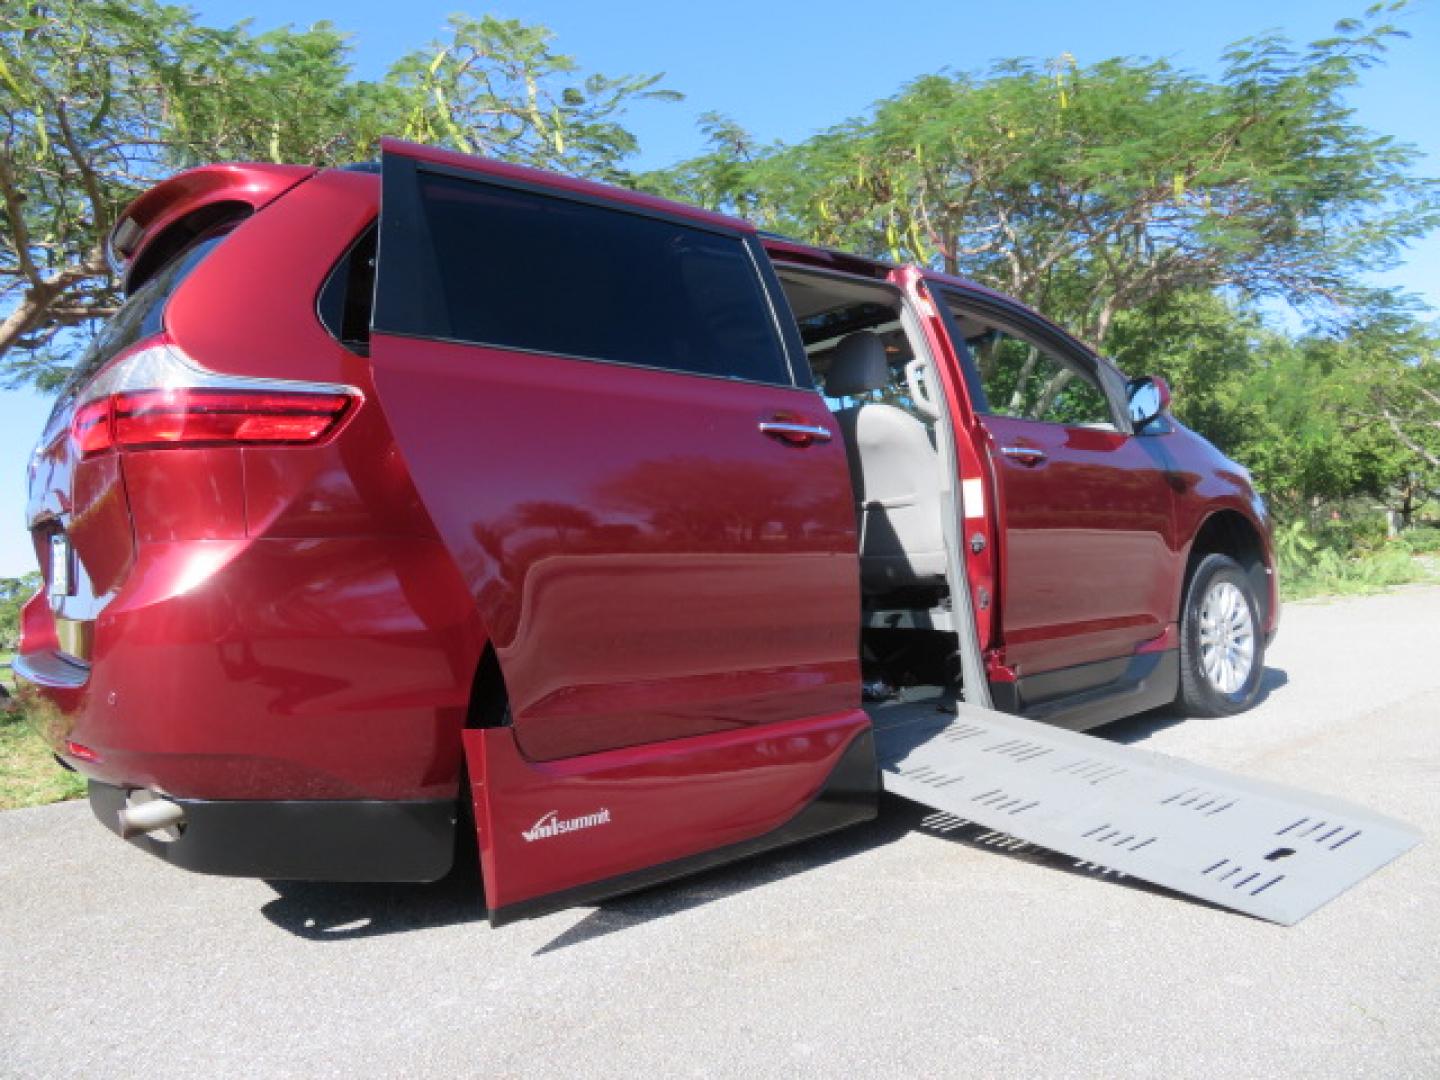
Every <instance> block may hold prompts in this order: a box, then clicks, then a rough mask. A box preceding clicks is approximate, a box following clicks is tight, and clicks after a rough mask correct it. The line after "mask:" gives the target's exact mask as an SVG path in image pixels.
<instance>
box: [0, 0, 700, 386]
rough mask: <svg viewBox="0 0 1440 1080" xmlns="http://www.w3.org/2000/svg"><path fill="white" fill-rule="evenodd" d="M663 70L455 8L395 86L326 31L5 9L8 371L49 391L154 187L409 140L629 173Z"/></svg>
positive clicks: (151, 7)
mask: <svg viewBox="0 0 1440 1080" xmlns="http://www.w3.org/2000/svg"><path fill="white" fill-rule="evenodd" d="M657 81H658V76H644V77H624V78H611V77H608V76H604V75H598V74H590V75H585V74H583V73H581V72H580V71H579V69H578V67H577V65H576V62H575V61H574V60H573V59H572V58H571V57H569V56H566V55H564V54H562V53H558V52H556V51H554V49H553V47H552V35H551V34H550V32H549V31H548V30H546V29H545V28H544V27H540V26H527V25H524V24H522V23H519V22H515V21H503V20H498V19H493V18H489V17H486V18H483V19H478V20H476V19H467V18H461V17H456V18H454V19H452V20H451V21H450V23H449V25H448V28H447V33H446V35H445V36H444V37H443V38H442V39H441V40H439V41H437V42H435V43H433V44H432V45H431V46H430V47H428V48H426V49H423V50H420V51H416V52H412V53H409V54H406V55H403V56H400V57H398V58H397V60H396V62H395V64H394V66H393V67H392V68H391V70H390V71H389V72H388V73H387V75H386V76H385V78H384V79H382V80H380V81H378V82H365V81H359V80H356V79H354V78H353V74H352V71H351V67H350V51H349V45H348V43H347V40H346V37H345V35H344V34H342V33H341V32H340V31H338V30H337V29H336V28H335V27H333V26H331V25H330V24H328V23H319V24H317V25H315V26H313V27H311V28H309V29H306V30H295V29H292V28H285V29H281V30H275V31H271V32H269V33H264V34H254V33H252V32H251V31H250V29H249V27H248V26H247V25H246V24H244V23H242V24H240V25H238V26H235V27H232V28H229V29H217V28H213V27H206V26H203V25H200V24H199V23H197V22H196V21H195V19H194V16H193V15H192V13H191V12H189V11H188V10H187V9H184V8H178V7H171V6H167V5H164V4H160V3H157V2H155V0H123V2H122V0H35V2H32V3H26V4H19V3H13V4H9V5H6V6H5V7H4V8H3V9H0V215H3V216H0V380H4V381H8V382H9V383H10V384H12V385H14V384H19V383H24V382H37V383H39V384H41V385H42V386H43V385H46V384H53V383H54V382H55V381H56V380H57V379H58V378H59V377H61V376H62V375H63V370H64V367H65V364H66V361H67V358H68V357H69V355H70V354H71V353H72V352H73V347H74V344H75V335H76V333H77V332H78V333H81V334H83V333H84V332H86V331H88V330H90V329H92V328H93V327H94V325H95V322H96V320H97V319H103V318H105V317H106V316H108V315H109V314H111V313H112V312H113V311H114V309H115V306H116V304H117V302H118V299H119V297H118V282H117V280H116V277H115V275H114V274H113V272H112V270H111V267H110V266H109V264H108V262H107V260H106V255H105V249H104V242H105V238H106V236H107V234H108V232H109V229H110V227H111V225H112V224H113V223H114V221H115V219H116V216H117V214H118V213H119V212H120V211H121V209H123V207H124V206H125V204H126V203H127V202H128V201H129V200H130V199H132V198H133V197H134V196H135V195H136V194H138V193H139V192H140V191H141V190H143V189H144V188H146V187H148V186H149V185H151V184H153V183H155V182H156V181H157V180H159V179H160V178H162V177H163V176H165V175H167V174H169V173H171V172H173V171H175V170H176V169H178V168H182V167H185V166H189V165H195V164H200V163H204V162H209V161H217V160H260V161H290V162H299V163H314V164H331V163H337V162H345V161H351V160H355V159H357V158H365V157H373V156H374V154H375V151H376V144H377V142H378V140H379V138H380V136H382V135H385V134H396V135H402V136H406V137H409V138H414V139H419V140H423V141H426V142H432V143H438V144H441V145H447V146H452V147H455V148H459V149H468V150H474V151H477V152H482V153H488V154H492V155H495V156H499V157H504V158H506V159H508V160H513V161H522V162H528V163H531V164H536V165H541V166H544V167H547V168H552V169H559V170H563V171H567V172H573V173H578V174H583V175H594V176H604V177H608V178H611V179H619V178H622V177H623V162H624V160H625V158H626V157H627V156H628V155H629V154H631V153H632V152H633V151H634V150H635V139H634V137H633V135H631V133H630V132H629V131H628V130H627V129H626V128H625V127H624V126H623V124H622V122H621V121H622V119H623V115H624V112H625V110H626V108H627V107H628V106H629V105H630V104H631V103H632V102H633V101H636V100H639V99H641V98H646V97H651V98H653V97H669V96H674V95H672V94H671V93H670V92H669V91H665V90H662V89H660V88H658V86H657Z"/></svg>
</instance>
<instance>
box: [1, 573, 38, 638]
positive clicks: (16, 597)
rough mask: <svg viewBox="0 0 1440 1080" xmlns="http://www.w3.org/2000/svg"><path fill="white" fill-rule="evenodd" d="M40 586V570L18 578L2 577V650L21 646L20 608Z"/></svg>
mask: <svg viewBox="0 0 1440 1080" xmlns="http://www.w3.org/2000/svg"><path fill="white" fill-rule="evenodd" d="M39 587H40V575H39V573H38V572H32V573H29V574H25V575H24V576H23V577H18V578H0V652H11V651H13V650H14V649H17V648H19V647H20V609H21V608H22V607H23V606H24V605H25V601H27V600H29V599H30V597H32V596H34V595H35V590H36V589H38V588H39Z"/></svg>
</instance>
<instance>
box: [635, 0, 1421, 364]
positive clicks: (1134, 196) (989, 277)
mask: <svg viewBox="0 0 1440 1080" xmlns="http://www.w3.org/2000/svg"><path fill="white" fill-rule="evenodd" d="M1400 6H1402V5H1400V4H1390V5H1385V6H1377V7H1376V8H1372V9H1371V11H1370V12H1369V14H1368V15H1367V18H1366V19H1365V20H1363V21H1361V20H1346V21H1344V22H1342V23H1341V24H1339V26H1338V27H1337V28H1336V33H1335V35H1334V36H1333V37H1331V38H1328V39H1325V40H1322V41H1317V42H1314V43H1313V44H1311V45H1310V46H1308V47H1306V48H1297V47H1295V46H1294V45H1292V44H1291V43H1290V42H1288V41H1287V40H1285V39H1284V38H1281V37H1277V36H1267V37H1262V38H1256V39H1249V40H1246V41H1242V42H1240V43H1238V44H1236V45H1234V46H1232V47H1231V48H1230V49H1229V50H1228V51H1227V52H1226V54H1225V57H1224V63H1223V68H1222V71H1221V73H1220V75H1219V77H1218V78H1216V79H1205V78H1201V77H1199V76H1197V75H1194V74H1190V73H1187V72H1183V71H1178V70H1176V69H1174V68H1173V67H1172V66H1171V65H1169V64H1168V63H1166V62H1164V61H1154V62H1138V61H1132V60H1107V61H1104V62H1102V63H1098V64H1095V65H1093V66H1089V67H1081V66H1078V65H1077V64H1076V63H1075V62H1074V61H1073V59H1071V58H1069V57H1062V58H1061V59H1060V60H1059V61H1057V62H1054V63H1050V64H1041V63H1038V62H1036V61H1031V60H1013V61H1007V62H1005V63H1003V64H1001V65H999V66H998V67H996V68H995V69H994V70H992V71H991V72H990V73H989V74H987V75H984V76H974V75H964V74H962V75H948V74H943V75H930V76H926V77H924V78H920V79H917V80H916V81H914V82H913V83H911V84H910V85H909V86H907V87H906V88H905V89H904V90H902V91H901V92H900V93H899V94H897V95H895V96H894V97H891V98H889V99H886V100H884V101H882V102H880V103H879V104H878V105H877V106H876V107H875V108H874V109H873V111H872V112H871V113H870V114H869V115H867V116H865V117H862V118H860V119H856V120H851V121H849V122H847V123H845V124H842V125H840V126H838V127H836V128H833V129H831V130H829V131H827V132H824V133H822V134H820V135H817V136H815V137H813V138H811V139H808V140H806V141H805V142H802V143H799V144H797V145H794V146H776V147H769V148H765V149H763V150H760V149H757V148H754V147H753V146H751V145H750V143H749V141H748V140H747V138H746V137H745V136H744V134H743V133H742V132H737V131H736V130H735V129H734V128H733V125H726V124H723V123H721V122H718V121H716V120H713V119H712V121H711V124H710V129H709V130H710V133H711V136H712V140H713V141H714V152H712V153H711V154H708V155H705V156H703V157H701V158H698V159H695V160H694V161H691V162H686V163H683V164H682V165H680V166H678V167H677V168H675V169H672V170H667V171H666V172H664V173H661V174H652V175H650V176H647V177H645V178H644V180H643V182H644V183H645V184H646V186H648V187H650V188H652V189H655V190H659V191H662V192H665V193H669V194H678V195H682V196H687V197H690V198H693V199H696V200H698V201H701V202H702V203H706V204H708V205H713V206H718V207H721V208H736V209H740V210H743V211H746V212H748V213H751V214H752V215H755V216H757V217H758V218H759V219H760V221H761V222H762V224H765V225H767V226H770V227H774V228H777V229H779V230H780V231H784V232H791V233H794V234H797V235H800V236H802V237H804V238H806V239H808V240H811V241H814V242H818V243H822V244H831V245H838V246H844V247H849V248H855V249H859V250H862V251H865V252H869V253H872V254H876V255H882V256H883V255H888V256H889V257H891V258H893V259H895V260H897V261H899V260H913V261H918V262H921V263H925V264H928V265H931V266H934V267H936V268H941V269H945V270H948V271H951V272H964V273H965V274H966V275H967V276H969V277H972V278H975V279H977V280H980V281H982V282H985V283H987V284H991V285H994V286H996V287H998V288H1000V289H1003V290H1004V291H1006V292H1008V293H1010V294H1012V295H1014V296H1018V297H1020V298H1021V299H1023V300H1025V301H1027V302H1029V303H1030V304H1032V305H1033V306H1035V307H1037V308H1039V309H1040V310H1042V311H1045V312H1046V313H1047V314H1050V315H1052V316H1053V317H1055V318H1057V319H1059V320H1061V321H1063V322H1065V323H1066V324H1067V325H1069V326H1070V327H1072V328H1073V329H1075V330H1076V331H1077V332H1078V333H1079V334H1080V335H1081V336H1082V337H1084V338H1086V339H1087V340H1089V341H1090V342H1091V343H1092V344H1094V345H1096V346H1097V347H1104V346H1105V345H1106V344H1107V342H1108V339H1109V336H1110V332H1111V329H1112V327H1113V326H1114V323H1115V320H1116V318H1117V316H1118V315H1119V314H1120V313H1121V312H1122V311H1125V310H1127V309H1133V308H1137V307H1143V306H1145V305H1147V304H1149V303H1150V302H1152V301H1154V300H1156V299H1158V298H1163V297H1166V296H1168V295H1170V294H1173V293H1176V292H1179V291H1186V290H1211V289H1215V288H1222V287H1223V288H1227V289H1229V290H1231V291H1232V292H1234V293H1235V294H1237V295H1239V296H1241V297H1243V298H1245V299H1253V298H1256V297H1263V296H1276V297H1282V298H1284V299H1285V300H1288V301H1290V302H1293V303H1296V304H1301V305H1305V304H1310V305H1319V307H1320V309H1321V310H1323V309H1325V308H1327V307H1328V308H1331V309H1334V308H1347V307H1348V308H1356V309H1360V308H1367V309H1368V308H1369V307H1372V306H1374V305H1375V304H1376V303H1377V302H1378V301H1380V300H1383V298H1381V297H1376V296H1375V295H1374V294H1373V293H1370V292H1367V291H1366V290H1365V289H1363V288H1362V287H1361V286H1360V284H1359V281H1360V275H1361V273H1362V272H1364V271H1369V270H1373V269H1375V268H1376V267H1379V266H1384V265H1386V264H1387V263H1389V262H1390V261H1391V260H1393V258H1394V257H1395V255H1396V253H1397V252H1398V251H1399V250H1400V249H1401V248H1402V247H1403V245H1404V243H1405V242H1406V241H1407V240H1409V239H1411V238H1413V237H1416V236H1419V235H1421V234H1423V233H1424V232H1426V231H1427V230H1428V229H1429V228H1431V227H1433V226H1434V224H1435V223H1436V222H1437V220H1440V202H1437V188H1436V185H1435V183H1434V182H1433V181H1430V180H1425V179H1420V178H1417V177H1415V176H1414V175H1412V171H1411V170H1412V167H1413V166H1414V164H1415V162H1416V160H1417V157H1418V155H1417V153H1416V152H1415V151H1414V150H1413V149H1411V148H1409V147H1406V146H1402V145H1399V144H1397V143H1395V142H1393V141H1392V140H1390V139H1387V138H1384V137H1382V136H1380V135H1377V134H1376V133H1374V132H1372V131H1369V130H1367V129H1365V128H1364V127H1361V126H1360V125H1358V124H1356V123H1355V122H1354V121H1353V119H1352V116H1351V112H1350V110H1349V108H1348V106H1347V105H1346V104H1345V94H1346V92H1347V91H1348V90H1350V89H1351V88H1352V87H1353V86H1354V85H1355V84H1356V83H1357V81H1358V80H1359V78H1360V76H1361V74H1362V73H1363V72H1364V71H1365V69H1366V68H1368V67H1369V66H1371V65H1372V64H1375V63H1377V62H1379V61H1380V60H1381V59H1382V58H1383V55H1384V52H1385V50H1386V48H1387V44H1388V43H1389V42H1390V41H1391V40H1392V39H1393V38H1394V37H1396V36H1398V35H1400V34H1401V31H1400V30H1398V29H1396V28H1395V27H1394V26H1391V25H1389V24H1386V23H1385V22H1384V21H1383V19H1384V17H1385V16H1387V15H1388V14H1389V13H1391V12H1393V11H1394V10H1395V9H1397V8H1398V7H1400Z"/></svg>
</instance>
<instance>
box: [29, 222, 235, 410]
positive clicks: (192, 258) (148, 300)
mask: <svg viewBox="0 0 1440 1080" xmlns="http://www.w3.org/2000/svg"><path fill="white" fill-rule="evenodd" d="M223 239H224V237H223V236H212V237H210V238H209V239H206V240H202V241H200V242H199V243H198V244H196V245H195V246H193V247H191V248H189V249H187V250H186V251H184V252H182V253H180V254H179V255H178V256H176V257H175V258H174V259H173V260H171V262H170V263H169V265H167V266H165V267H164V268H163V269H161V270H160V271H159V272H158V273H156V274H155V275H154V276H153V277H152V278H150V280H149V281H147V282H145V284H144V285H142V286H140V288H138V289H136V290H135V292H134V293H132V294H131V295H130V297H129V299H127V300H126V301H125V303H123V304H121V305H120V310H118V311H117V312H115V314H114V315H112V316H111V317H110V321H109V322H107V323H106V324H105V326H104V327H103V328H102V329H101V330H100V333H98V334H97V335H96V336H95V339H94V340H93V341H92V342H91V343H90V347H89V348H87V349H86V350H85V351H84V352H83V353H82V354H81V355H80V359H79V360H78V361H77V362H76V364H75V366H74V367H73V368H72V369H71V371H70V375H69V377H68V378H67V379H66V380H65V385H64V387H63V388H62V389H61V391H60V400H59V401H57V402H56V409H57V411H58V410H59V409H60V408H62V407H63V406H64V405H66V404H67V403H68V402H69V401H70V400H71V399H72V398H73V397H74V396H75V394H76V393H77V392H78V391H79V390H80V389H81V388H82V387H83V386H84V385H85V384H86V383H87V382H89V381H90V379H91V378H92V377H93V376H94V374H95V373H96V372H97V371H99V370H100V369H101V368H102V367H104V366H105V364H106V362H107V361H109V360H110V359H111V358H112V357H114V356H116V355H118V354H119V353H121V352H123V351H124V350H126V349H128V348H129V347H130V346H131V345H134V344H135V343H136V342H137V341H140V340H141V339H142V338H147V337H150V336H152V335H154V334H158V333H160V331H161V330H163V329H164V322H163V319H164V315H165V304H166V302H167V301H169V299H170V297H171V296H173V295H174V294H175V290H176V289H178V288H179V287H180V283H181V282H182V281H184V280H185V279H186V278H187V277H189V276H190V272H191V271H192V270H194V269H195V267H197V266H199V265H200V261H201V260H202V259H204V258H205V256H206V255H208V254H210V252H212V251H214V250H215V246H216V245H217V244H219V243H220V241H221V240H223Z"/></svg>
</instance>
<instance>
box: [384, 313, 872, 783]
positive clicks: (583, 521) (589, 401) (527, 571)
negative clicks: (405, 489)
mask: <svg viewBox="0 0 1440 1080" xmlns="http://www.w3.org/2000/svg"><path fill="white" fill-rule="evenodd" d="M371 351H372V356H373V358H374V363H375V370H376V389H377V392H378V393H379V395H380V399H381V401H382V402H383V404H384V408H385V412H386V414H387V416H388V417H389V420H390V423H391V425H392V426H393V428H394V430H395V433H396V437H397V440H398V442H399V445H400V447H401V449H402V452H403V454H404V457H405V460H406V464H407V467H408V469H409V472H410V475H411V476H412V477H413V478H414V480H415V482H416V484H417V486H418V487H419V490H420V494H421V496H422V498H423V499H424V501H425V504H426V506H427V507H429V509H430V515H431V519H432V520H433V521H434V522H435V524H436V526H437V528H438V529H439V532H440V535H441V537H442V539H443V540H444V542H445V545H446V547H447V548H448V550H449V551H450V553H451V555H452V557H453V558H454V561H455V565H456V566H458V567H460V568H461V572H462V573H463V574H464V576H465V579H466V583H467V586H468V594H469V595H470V596H472V597H473V598H474V602H475V605H476V610H477V611H478V613H479V617H480V620H481V623H482V624H483V625H484V627H485V629H486V634H487V637H488V639H489V640H490V641H491V642H492V643H493V645H494V647H495V650H496V653H497V655H498V657H499V660H500V667H501V669H502V670H503V671H504V673H505V685H506V689H507V691H508V693H509V701H510V709H511V713H512V716H513V720H514V725H515V737H516V740H517V742H518V743H519V745H520V748H521V749H522V750H523V751H524V752H525V753H526V754H527V755H528V756H530V757H532V758H534V759H537V760H553V759H556V758H563V757H570V756H573V755H576V754H590V753H595V752H597V751H601V750H607V749H613V748H616V747H621V746H631V745H639V744H643V743H649V742H654V741H657V740H662V739H669V738H682V737H685V736H690V735H698V734H702V733H704V732H709V731H716V730H723V729H727V728H746V727H752V726H757V725H767V724H772V723H775V722H777V721H780V720H784V719H789V718H794V717H808V716H821V715H828V714H832V713H835V712H837V711H839V710H841V709H844V708H847V707H852V706H853V705H854V704H855V702H857V701H858V700H859V679H860V671H859V664H858V658H857V654H856V637H857V634H858V612H859V607H860V596H859V562H858V559H857V557H856V554H855V552H856V546H857V544H856V537H855V519H854V515H853V512H852V511H851V509H850V486H849V479H848V477H847V472H846V462H845V454H844V449H843V447H842V445H841V443H840V441H839V439H838V438H837V439H834V440H832V441H830V442H828V443H816V444H813V445H811V446H808V447H804V448H799V447H794V446H788V445H784V444H782V443H779V442H776V441H775V440H773V439H770V438H767V437H766V436H765V435H763V434H762V433H761V432H760V430H759V423H760V421H761V420H764V419H767V418H772V417H777V416H783V415H789V416H797V417H803V418H804V421H805V422H807V423H813V424H818V425H822V426H826V427H833V423H834V422H833V420H831V418H830V415H829V413H828V412H826V411H825V409H824V406H823V405H822V404H821V403H820V401H819V399H818V397H817V396H816V395H815V394H814V393H813V392H808V391H801V390H793V389H790V390H787V389H782V388H778V387H770V386H758V385H753V384H747V383H739V382H732V381H729V380H723V379H709V378H704V377H701V376H693V375H681V374H675V373H670V372H662V371H656V370H652V369H648V368H639V367H628V366H623V365H611V364H603V363H597V362H594V361H588V360H577V359H574V358H567V357H554V356H541V355H536V354H533V353H519V352H508V351H504V350H500V349H491V348H483V347H479V346H470V345H457V344H451V343H444V342H431V341H417V340H413V339H407V338H389V337H385V336H382V335H378V334H377V335H376V336H375V338H374V341H373V343H372V348H371ZM542 420H543V422H542ZM599 447H604V448H605V450H604V452H603V453H597V452H596V449H597V448H599ZM476 461H481V462H486V461H492V462H503V463H504V464H503V467H502V468H499V469H485V470H482V469H476V468H474V467H472V465H471V464H470V463H471V462H476Z"/></svg>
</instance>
